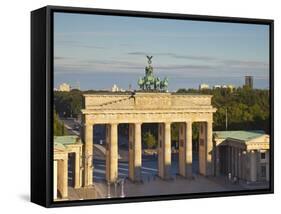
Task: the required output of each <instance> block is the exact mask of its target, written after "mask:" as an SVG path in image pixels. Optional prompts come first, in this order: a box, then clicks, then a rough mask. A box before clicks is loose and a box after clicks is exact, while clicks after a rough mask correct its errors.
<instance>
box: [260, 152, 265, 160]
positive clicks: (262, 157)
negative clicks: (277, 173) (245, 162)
mask: <svg viewBox="0 0 281 214" xmlns="http://www.w3.org/2000/svg"><path fill="white" fill-rule="evenodd" d="M261 160H265V152H261Z"/></svg>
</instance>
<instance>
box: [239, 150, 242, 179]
mask: <svg viewBox="0 0 281 214" xmlns="http://www.w3.org/2000/svg"><path fill="white" fill-rule="evenodd" d="M241 158H242V150H241V149H240V148H239V150H238V178H239V179H241V178H242V166H241Z"/></svg>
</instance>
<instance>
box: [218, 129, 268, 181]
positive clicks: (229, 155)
mask: <svg viewBox="0 0 281 214" xmlns="http://www.w3.org/2000/svg"><path fill="white" fill-rule="evenodd" d="M214 135H215V137H214V143H215V146H216V149H215V153H216V154H215V156H216V165H215V167H216V174H217V175H221V174H224V175H230V176H231V177H236V178H238V179H242V180H245V181H248V182H263V181H267V182H268V181H269V179H270V178H269V149H270V146H269V143H270V137H269V135H267V134H264V133H262V132H260V131H258V132H257V131H230V132H227V131H225V132H223V131H222V132H215V133H214Z"/></svg>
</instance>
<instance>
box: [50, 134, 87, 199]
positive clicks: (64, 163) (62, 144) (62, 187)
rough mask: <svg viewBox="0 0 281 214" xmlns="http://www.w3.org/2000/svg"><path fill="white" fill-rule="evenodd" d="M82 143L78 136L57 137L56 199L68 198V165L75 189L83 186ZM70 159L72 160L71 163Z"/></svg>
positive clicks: (55, 150)
mask: <svg viewBox="0 0 281 214" xmlns="http://www.w3.org/2000/svg"><path fill="white" fill-rule="evenodd" d="M81 157H82V143H81V141H80V139H79V138H78V137H77V136H55V139H54V160H53V169H54V174H53V175H54V179H53V183H54V196H53V197H54V199H55V200H56V199H59V198H60V199H66V198H67V197H68V164H69V163H70V167H71V168H72V174H73V177H72V180H73V181H74V182H73V187H74V188H80V187H81V186H82V161H81V159H82V158H81ZM69 159H72V161H70V160H69ZM58 193H59V194H58Z"/></svg>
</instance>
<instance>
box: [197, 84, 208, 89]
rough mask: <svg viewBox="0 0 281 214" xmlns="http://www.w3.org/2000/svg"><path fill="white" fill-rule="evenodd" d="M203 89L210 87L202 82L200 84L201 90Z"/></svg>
mask: <svg viewBox="0 0 281 214" xmlns="http://www.w3.org/2000/svg"><path fill="white" fill-rule="evenodd" d="M203 89H209V85H208V84H205V83H202V84H200V85H199V90H203Z"/></svg>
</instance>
